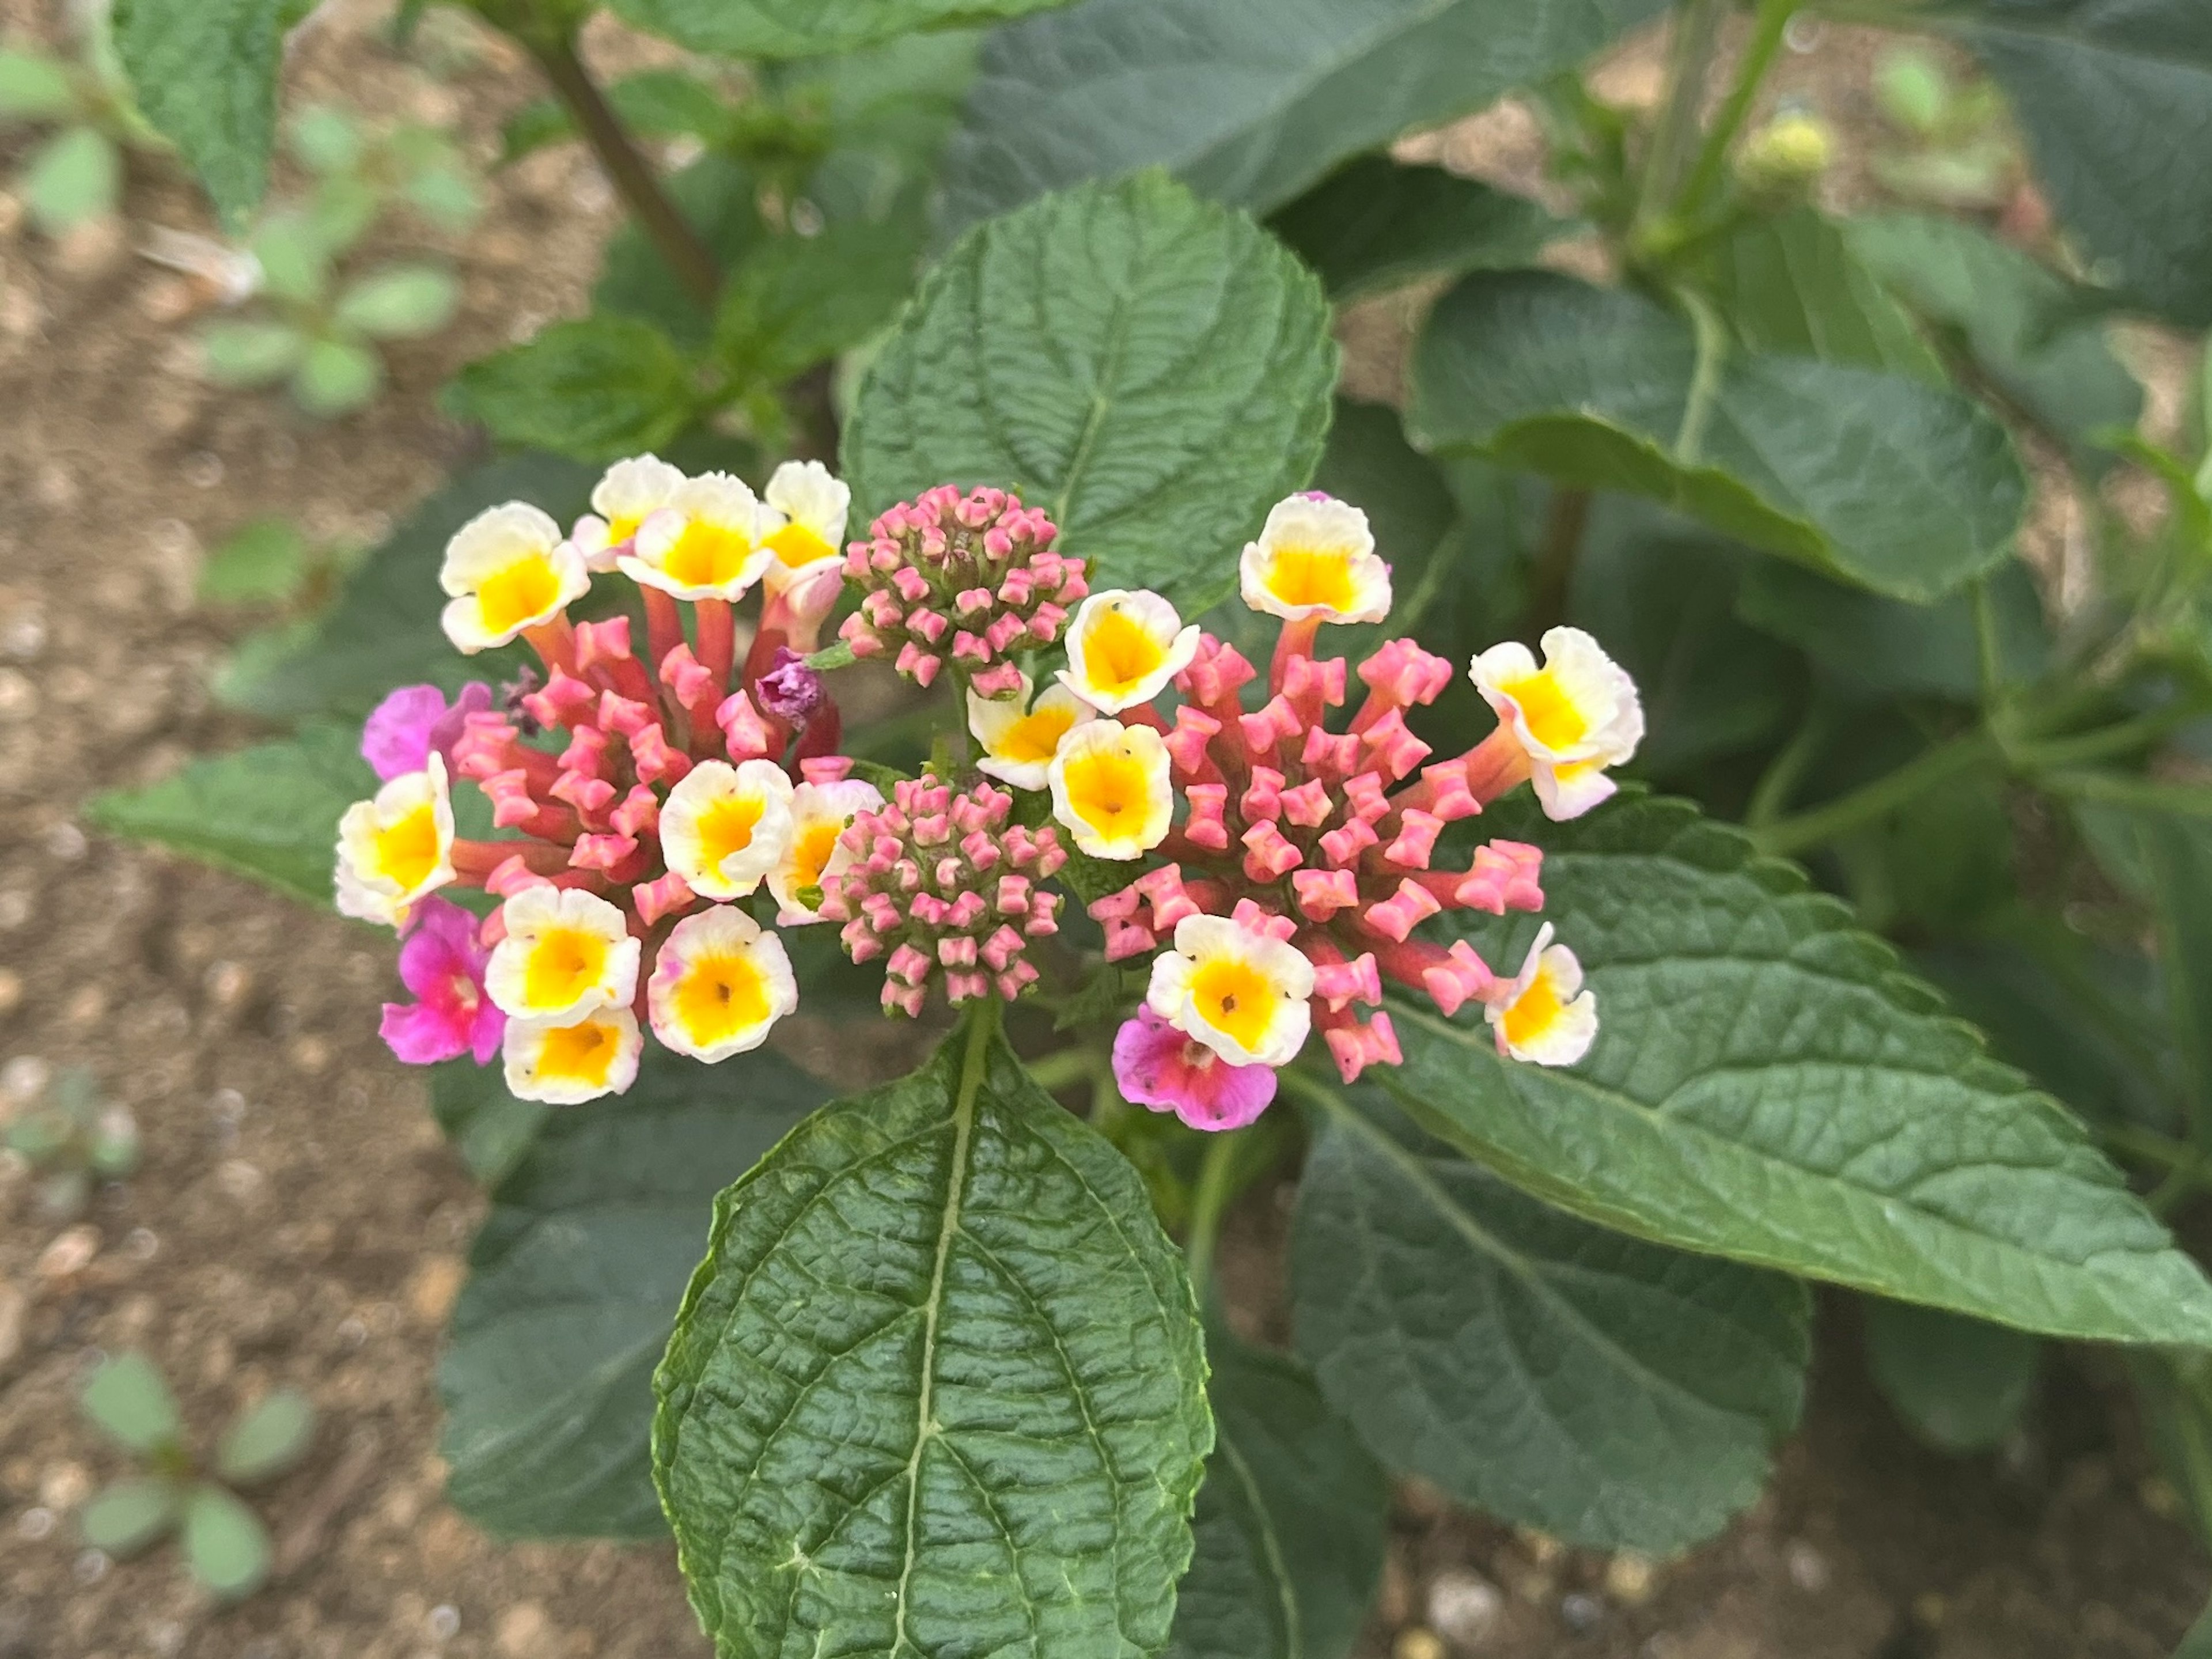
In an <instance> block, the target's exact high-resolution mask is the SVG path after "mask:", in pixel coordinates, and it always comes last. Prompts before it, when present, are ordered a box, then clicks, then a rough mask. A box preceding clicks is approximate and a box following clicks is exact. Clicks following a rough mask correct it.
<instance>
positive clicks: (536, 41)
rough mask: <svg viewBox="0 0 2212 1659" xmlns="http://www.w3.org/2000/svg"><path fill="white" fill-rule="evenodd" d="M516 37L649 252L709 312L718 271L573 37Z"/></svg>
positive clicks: (717, 284)
mask: <svg viewBox="0 0 2212 1659" xmlns="http://www.w3.org/2000/svg"><path fill="white" fill-rule="evenodd" d="M522 39H523V44H524V45H525V46H527V47H528V48H529V50H530V55H531V56H532V58H536V59H537V60H538V68H540V69H541V70H544V72H545V78H546V80H547V81H548V82H550V83H551V85H552V88H553V91H554V94H555V95H556V97H558V98H559V99H560V100H561V102H562V105H563V106H566V108H567V109H568V115H569V118H570V119H572V120H573V121H574V122H575V124H576V128H577V131H580V132H581V133H582V134H583V136H584V140H585V142H586V143H588V144H590V145H591V147H592V155H596V156H598V157H599V166H600V167H603V168H604V169H605V172H606V175H607V180H608V182H609V183H611V185H614V187H615V191H616V193H617V195H619V196H620V197H622V198H623V204H624V205H625V206H627V207H628V208H629V210H630V215H631V216H632V217H634V218H635V220H636V221H637V222H638V225H639V227H640V228H641V229H642V230H643V231H644V232H645V234H646V235H647V238H649V239H650V240H651V241H652V243H653V248H654V250H655V251H656V252H659V255H660V257H661V258H663V259H664V260H665V261H666V262H667V264H668V268H669V269H670V270H673V271H674V272H675V273H676V276H677V280H678V282H680V283H683V284H684V289H685V291H686V292H688V293H689V294H690V295H691V297H692V298H693V299H695V300H696V301H698V302H699V303H700V304H701V305H702V306H705V307H708V308H709V309H711V308H712V307H713V306H714V300H715V296H716V295H719V294H720V292H721V291H722V273H721V270H720V267H719V266H717V264H715V261H714V254H713V252H711V251H710V250H709V249H708V246H707V245H706V243H704V242H702V241H701V240H699V233H698V232H697V231H696V230H695V229H694V228H692V225H691V222H690V220H688V219H686V218H685V217H684V216H683V214H681V213H680V212H678V210H677V207H676V204H675V203H674V202H672V201H671V200H670V199H669V197H668V193H667V191H664V190H663V189H661V187H660V180H659V177H658V176H656V175H655V173H653V168H652V167H651V165H650V164H649V163H647V161H646V159H645V157H644V156H643V155H641V154H640V153H639V151H638V148H637V145H636V144H635V143H633V142H632V141H631V138H630V136H629V131H628V130H627V129H625V128H624V127H623V124H622V118H620V117H619V116H617V114H616V113H615V112H614V108H613V106H611V105H610V104H609V103H608V102H607V100H606V96H605V94H604V93H602V92H601V91H600V90H599V86H598V84H597V83H596V82H593V81H592V76H591V72H590V71H589V70H586V68H585V67H584V61H583V59H582V58H579V57H577V55H576V42H575V38H574V35H572V34H567V33H563V34H559V35H540V34H537V33H531V34H527V35H525V36H524V37H522Z"/></svg>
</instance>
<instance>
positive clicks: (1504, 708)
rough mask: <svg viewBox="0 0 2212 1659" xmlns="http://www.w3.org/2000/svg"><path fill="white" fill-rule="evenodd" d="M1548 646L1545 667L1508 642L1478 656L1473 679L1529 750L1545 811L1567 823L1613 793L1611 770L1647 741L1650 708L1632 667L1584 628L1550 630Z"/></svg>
mask: <svg viewBox="0 0 2212 1659" xmlns="http://www.w3.org/2000/svg"><path fill="white" fill-rule="evenodd" d="M1542 643H1543V647H1544V665H1543V667H1541V668H1538V667H1537V666H1536V659H1534V657H1532V656H1531V655H1529V653H1528V647H1526V646H1524V645H1521V644H1517V643H1515V642H1511V641H1509V642H1507V643H1506V644H1504V645H1493V646H1492V647H1490V649H1489V650H1487V651H1486V652H1484V653H1482V654H1481V655H1480V656H1479V657H1477V658H1476V659H1474V663H1473V664H1472V665H1470V667H1469V668H1468V678H1470V679H1472V680H1473V681H1474V684H1475V688H1476V689H1477V690H1480V692H1481V693H1482V695H1483V696H1484V698H1485V699H1486V701H1487V702H1489V704H1490V706H1491V708H1492V709H1494V710H1496V711H1497V714H1498V720H1500V721H1502V722H1503V723H1504V725H1505V726H1507V727H1508V728H1509V729H1510V731H1511V732H1512V733H1513V737H1514V739H1515V741H1516V742H1517V743H1518V744H1520V745H1521V748H1522V750H1523V752H1525V753H1526V754H1527V755H1528V772H1529V780H1530V781H1531V782H1533V783H1534V785H1535V786H1536V799H1538V800H1539V801H1541V803H1542V804H1543V807H1544V815H1545V816H1546V817H1550V818H1553V819H1559V820H1564V819H1567V818H1572V817H1581V816H1582V814H1583V813H1584V812H1587V811H1589V810H1590V808H1591V807H1593V806H1595V805H1597V804H1598V803H1599V802H1600V801H1602V800H1604V799H1606V798H1607V796H1609V795H1611V794H1612V793H1613V789H1614V787H1615V786H1614V784H1613V780H1612V779H1611V778H1608V777H1607V776H1606V775H1605V771H1606V768H1607V767H1609V766H1618V765H1620V763H1622V762H1623V761H1626V760H1627V759H1628V758H1629V757H1631V756H1632V755H1634V754H1635V752H1636V745H1637V744H1639V743H1641V742H1642V741H1643V740H1644V705H1643V702H1642V701H1641V700H1640V699H1639V698H1638V696H1637V695H1636V682H1635V681H1634V680H1632V679H1631V678H1629V677H1628V672H1627V671H1626V669H1624V668H1622V667H1621V666H1620V665H1619V664H1618V663H1616V662H1614V661H1613V659H1612V658H1610V657H1608V656H1607V655H1606V654H1605V649H1604V647H1602V646H1601V645H1599V644H1598V642H1597V641H1595V640H1594V639H1592V638H1591V637H1590V636H1589V635H1587V634H1585V633H1583V630H1582V629H1579V628H1554V629H1549V630H1547V632H1546V634H1545V635H1544V638H1543V641H1542Z"/></svg>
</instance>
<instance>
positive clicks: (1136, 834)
mask: <svg viewBox="0 0 2212 1659" xmlns="http://www.w3.org/2000/svg"><path fill="white" fill-rule="evenodd" d="M1045 781H1047V782H1048V784H1050V785H1051V787H1052V815H1053V817H1055V818H1057V819H1059V820H1060V823H1062V824H1064V825H1066V828H1067V829H1068V830H1069V832H1070V833H1071V834H1073V836H1074V837H1075V844H1076V845H1077V846H1078V847H1080V848H1082V849H1083V850H1084V851H1085V852H1086V853H1088V854H1091V857H1093V858H1099V859H1136V858H1142V857H1143V856H1144V855H1145V854H1147V853H1149V852H1151V851H1152V848H1155V847H1158V845H1159V844H1160V843H1161V842H1163V841H1164V840H1166V839H1167V833H1168V825H1169V823H1170V820H1171V819H1172V818H1173V817H1174V816H1175V792H1174V789H1173V787H1172V786H1171V784H1170V779H1169V762H1168V746H1167V744H1164V743H1163V742H1162V741H1161V740H1160V734H1159V733H1158V732H1155V731H1153V730H1152V727H1151V726H1123V725H1122V724H1121V722H1120V721H1118V720H1092V721H1091V722H1089V723H1088V724H1087V725H1083V726H1077V727H1075V728H1074V729H1073V731H1071V732H1068V733H1067V735H1066V737H1064V738H1061V739H1060V747H1059V749H1058V750H1057V751H1055V752H1054V755H1053V757H1052V759H1051V761H1050V763H1048V765H1047V766H1046V768H1045Z"/></svg>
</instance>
